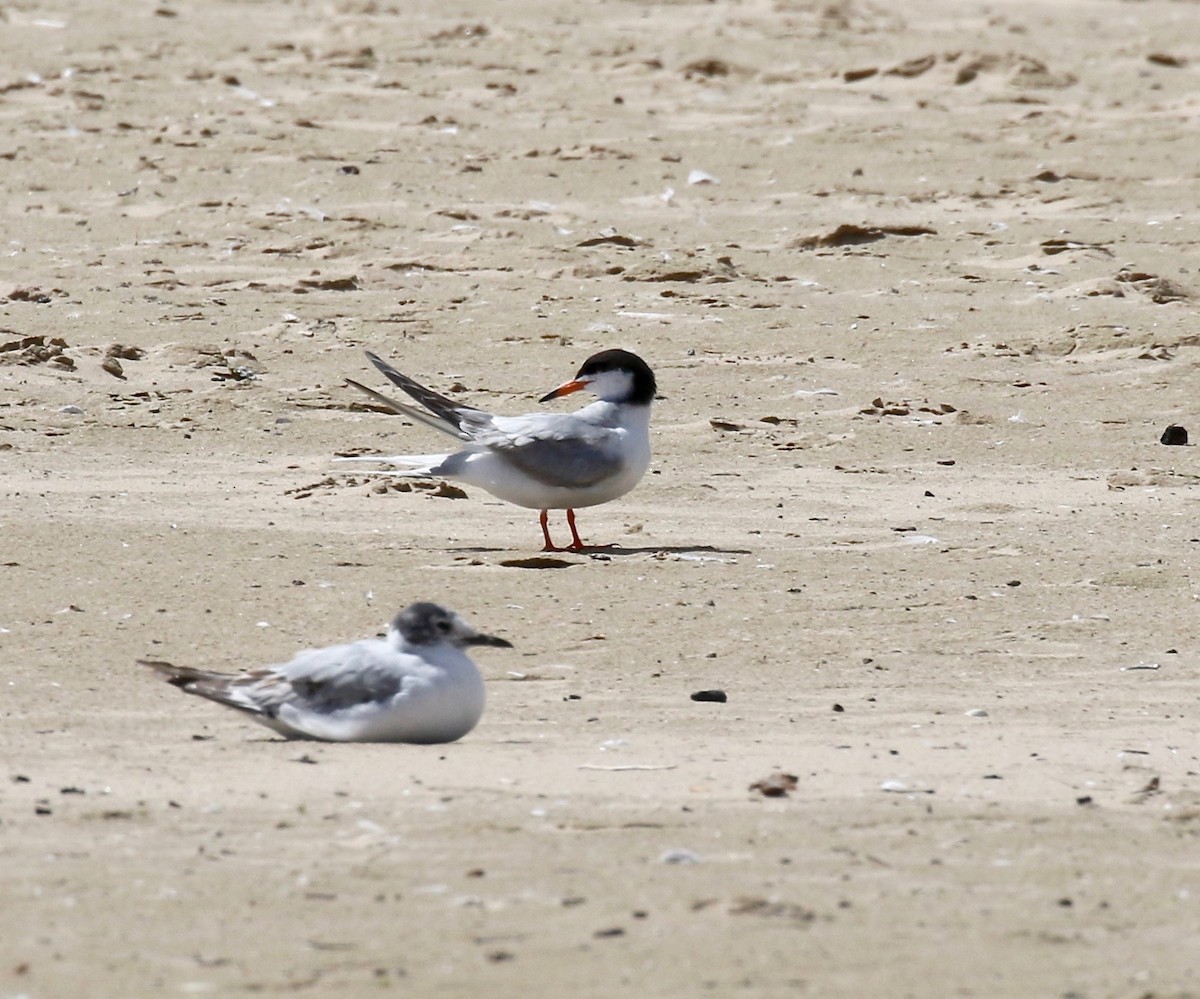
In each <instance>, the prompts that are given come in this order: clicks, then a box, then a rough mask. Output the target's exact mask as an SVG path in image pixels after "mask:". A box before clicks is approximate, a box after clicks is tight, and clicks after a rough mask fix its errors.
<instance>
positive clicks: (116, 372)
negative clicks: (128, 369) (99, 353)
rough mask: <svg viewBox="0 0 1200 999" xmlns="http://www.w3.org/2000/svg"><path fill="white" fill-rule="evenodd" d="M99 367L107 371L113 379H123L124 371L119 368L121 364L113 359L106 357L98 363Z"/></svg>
mask: <svg viewBox="0 0 1200 999" xmlns="http://www.w3.org/2000/svg"><path fill="white" fill-rule="evenodd" d="M100 367H102V368H103V369H104V370H105V371H107V372H108V373H109V374H110V375H112V376H113V377H114V378H124V377H125V369H124V368H123V367H121V362H120V361H118V360H117V359H116V358H115V357H106V358H105V359H104V360H103V361H101V362H100Z"/></svg>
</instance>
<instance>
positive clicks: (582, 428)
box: [340, 350, 658, 552]
mask: <svg viewBox="0 0 1200 999" xmlns="http://www.w3.org/2000/svg"><path fill="white" fill-rule="evenodd" d="M367 357H368V358H369V359H370V361H371V363H372V364H374V365H375V367H377V368H378V369H379V370H380V371H381V372H383V374H384V375H385V376H386V377H387V379H388V380H389V381H391V382H392V383H393V384H394V385H397V386H399V387H400V388H401V389H403V390H404V391H405V392H406V393H408V395H410V396H411V397H412V398H413V399H415V400H416V401H417V402H418V403H420V404H421V406H423V407H424V409H418V408H417V407H415V406H410V405H409V404H408V403H404V402H398V401H396V400H395V399H390V398H388V397H387V396H385V395H381V394H380V393H378V392H376V391H375V390H374V389H370V388H367V387H366V386H365V385H360V384H359V383H358V382H356V381H353V380H351V379H347V381H348V382H349V384H350V385H353V386H354V387H355V388H356V389H359V390H360V391H362V392H365V393H366V394H367V395H369V396H370V397H371V398H372V399H374V400H375V401H376V402H379V403H382V404H383V405H385V406H387V407H388V408H389V409H391V410H393V411H394V412H396V413H400V414H402V415H404V416H407V417H409V418H411V419H413V420H416V421H417V422H418V423H424V424H425V425H426V426H427V427H432V428H433V429H434V430H440V431H441V432H442V433H444V434H448V435H449V436H451V437H456V438H457V439H458V440H460V441H464V442H465V443H466V447H464V448H463V449H462V450H461V451H455V452H454V453H453V454H422V455H397V456H394V457H358V458H343V459H340V460H342V461H374V462H380V463H382V464H385V465H394V466H399V467H400V468H401V469H402V471H388V472H379V473H377V474H380V475H401V476H403V475H410V476H422V477H430V476H435V477H440V478H446V479H454V480H456V481H458V482H464V483H466V484H468V485H473V486H479V487H480V488H481V489H486V490H487V491H488V492H489V493H491V494H492V495H493V496H496V497H498V498H499V499H502V500H505V501H507V502H509V503H515V504H516V505H517V506H524V507H529V508H531V509H534V510H540V511H541V514H540V517H539V523H540V524H541V526H542V537H543V538H544V539H545V541H546V544H545V547H544V548H543V549H542V551H547V552H557V551H564V550H565V549H563V548H558V547H556V546H555V544H554V542H553V541H551V540H550V529H549V527H548V526H547V518H548V514H549V511H550V510H566V511H567V524H568V525H569V526H570V528H571V539H572V540H571V544H570V545H569V546H568V547H569V548H571V549H574V550H575V551H578V550H580V549H581V548H583V547H584V545H583V542H582V541H581V540H580V538H579V532H578V530H576V527H575V510H576V509H577V508H579V507H584V506H595V505H597V504H598V503H607V502H608V501H609V500H614V499H616V498H617V497H618V496H624V495H625V493H627V492H629V490H630V489H632V488H633V487H634V486H635V485H637V483H638V480H640V479H641V477H642V476H643V475H644V474H645V473H646V469H647V468H648V467H649V465H650V404H651V402H653V401H654V395H655V393H656V392H657V390H658V386H657V384H656V382H655V380H654V372H653V371H651V370H650V366H649V365H648V364H646V362H645V361H643V360H642V359H641V358H640V357H638V356H637V355H636V354H631V353H630V352H629V351H627V350H603V351H601V352H600V353H599V354H593V355H592V356H591V357H589V358H588V359H587V360H586V361H584V362H583V366H582V367H581V368H580V369H579V373H578V374H576V376H575V377H574V378H572V379H571V380H570V381H568V382H564V383H563V384H562V385H560V386H559V387H558V388H556V389H554V391H552V392H548V393H546V395H544V396H542V398H541V399H539V400H538V402H548V401H549V400H551V399H558V398H561V397H562V396H565V395H570V394H571V393H572V392H578V391H580V390H581V389H587V390H588V391H589V392H591V393H592V394H593V395H595V396H597V397H598V399H599V401H598V402H593V403H592V404H591V405H589V406H585V407H584V408H583V409H580V410H578V411H576V412H574V413H527V414H526V415H524V416H494V415H492V414H491V413H486V412H484V411H483V410H482V409H475V408H474V407H472V406H463V405H461V404H459V403H457V402H454V401H453V400H451V399H447V398H446V397H445V396H444V395H439V394H438V393H437V392H434V391H432V390H431V389H427V388H425V387H424V386H423V385H419V384H418V383H417V382H414V381H413V380H412V379H411V378H409V377H408V376H407V375H404V374H401V373H400V372H399V371H397V370H396V369H395V368H393V367H392V366H391V365H390V364H388V363H387V362H386V361H384V360H382V359H380V358H379V357H376V356H375V355H374V354H372V353H371V352H370V351H367Z"/></svg>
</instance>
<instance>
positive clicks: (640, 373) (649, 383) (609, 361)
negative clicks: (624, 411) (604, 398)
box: [575, 348, 658, 405]
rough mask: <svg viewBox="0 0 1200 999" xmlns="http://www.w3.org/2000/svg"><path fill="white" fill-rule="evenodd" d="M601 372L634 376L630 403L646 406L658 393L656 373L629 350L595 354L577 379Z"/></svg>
mask: <svg viewBox="0 0 1200 999" xmlns="http://www.w3.org/2000/svg"><path fill="white" fill-rule="evenodd" d="M601 371H628V372H629V374H630V375H632V376H633V391H632V392H631V393H630V395H629V401H630V402H633V403H638V404H641V405H646V404H648V403H650V402H651V401H652V400H653V399H654V396H655V395H656V394H657V393H658V382H657V381H655V379H654V372H653V371H651V370H650V365H648V364H647V363H646V362H645V361H643V360H642V359H641V358H640V357H638V356H637V354H634V353H632V352H630V351H628V350H621V349H619V348H614V349H612V350H602V351H600V353H599V354H593V355H592V356H591V357H589V358H588V359H587V360H586V361H584V362H583V366H582V367H581V368H580V369H579V374H577V375H576V376H575V377H576V378H585V377H587V376H588V375H595V374H598V373H599V372H601Z"/></svg>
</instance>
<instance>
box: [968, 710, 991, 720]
mask: <svg viewBox="0 0 1200 999" xmlns="http://www.w3.org/2000/svg"><path fill="white" fill-rule="evenodd" d="M987 716H988V713H987V709H985V708H972V709H971V710H970V711H968V712H967V717H968V718H986V717H987Z"/></svg>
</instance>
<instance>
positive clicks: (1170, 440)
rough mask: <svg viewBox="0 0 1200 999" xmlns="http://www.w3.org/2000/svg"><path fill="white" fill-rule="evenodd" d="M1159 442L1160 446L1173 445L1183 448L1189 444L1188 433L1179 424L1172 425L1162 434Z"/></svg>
mask: <svg viewBox="0 0 1200 999" xmlns="http://www.w3.org/2000/svg"><path fill="white" fill-rule="evenodd" d="M1158 441H1159V443H1160V444H1173V445H1178V446H1181V447H1182V446H1183V445H1185V444H1187V442H1188V432H1187V430H1185V429H1184V428H1183V427H1181V426H1179V425H1178V424H1175V423H1172V424H1171V425H1170V426H1169V427H1167V429H1166V430H1164V431H1163V432H1162V436H1161V437H1160V438H1159V439H1158Z"/></svg>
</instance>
